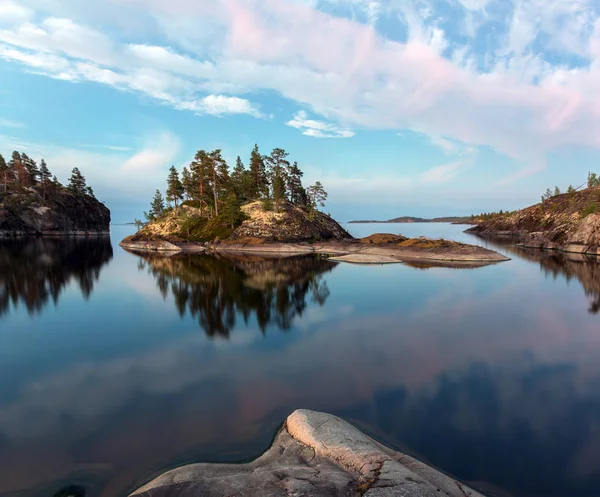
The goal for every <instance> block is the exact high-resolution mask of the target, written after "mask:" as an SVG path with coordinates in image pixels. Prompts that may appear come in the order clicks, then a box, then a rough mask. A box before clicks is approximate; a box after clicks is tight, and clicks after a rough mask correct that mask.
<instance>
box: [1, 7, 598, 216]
mask: <svg viewBox="0 0 600 497" xmlns="http://www.w3.org/2000/svg"><path fill="white" fill-rule="evenodd" d="M254 143H258V144H259V146H260V147H261V149H262V151H263V152H265V153H267V152H268V151H269V150H270V149H271V148H273V147H276V146H277V147H283V148H285V149H286V150H288V151H289V152H290V154H291V157H292V158H293V159H295V160H298V162H299V164H300V166H301V167H302V168H303V169H304V171H305V173H306V174H305V178H306V181H307V182H314V181H315V180H321V181H322V182H323V184H324V185H325V187H326V189H327V190H328V191H329V194H330V197H329V202H328V205H327V207H326V210H328V211H330V212H331V213H332V214H333V215H334V216H335V217H337V218H338V219H339V220H341V221H347V220H350V219H354V218H357V217H369V218H384V219H385V218H389V217H395V216H398V215H418V216H434V215H445V214H470V213H472V212H481V211H489V210H497V209H500V208H502V209H514V208H518V207H523V206H525V205H529V204H532V203H535V202H537V201H538V199H539V197H540V195H541V193H542V192H543V191H544V190H545V189H546V188H547V187H548V186H554V185H559V186H560V187H561V188H566V187H567V186H568V185H569V184H571V183H572V184H574V185H575V186H579V185H580V184H582V183H584V181H585V178H586V175H587V171H588V170H595V171H597V172H600V160H599V159H600V1H598V0H389V1H376V0H203V1H201V2H200V1H191V0H168V1H167V0H104V1H99V0H89V1H88V2H81V1H80V0H22V1H15V0H0V152H1V153H2V154H3V155H5V156H9V155H10V152H11V151H12V150H14V149H18V150H22V151H25V152H27V153H28V154H29V155H31V156H33V157H34V158H37V159H40V158H42V157H44V158H45V159H46V161H47V162H48V164H49V166H50V168H51V170H52V171H53V172H55V173H56V174H57V175H58V176H59V178H61V179H62V180H66V179H67V177H68V175H69V171H70V170H71V169H72V167H74V166H78V167H80V169H81V170H82V171H83V172H84V174H85V175H86V177H87V178H88V181H89V183H90V184H91V185H92V186H93V187H94V189H95V191H96V194H97V196H98V197H99V198H100V199H101V200H104V201H105V202H106V203H107V205H108V206H109V207H110V208H111V210H112V212H113V220H114V221H115V222H124V221H130V220H132V219H133V218H134V217H141V212H142V211H143V210H144V209H146V208H147V204H148V202H149V200H150V198H151V196H152V193H153V192H154V190H155V189H156V188H161V189H163V188H164V179H165V177H166V174H167V170H168V167H169V166H170V165H171V164H175V165H176V166H177V167H183V165H185V164H186V163H188V162H189V161H190V160H191V158H192V157H193V155H194V153H195V151H196V150H197V149H200V148H204V149H213V148H222V149H223V150H224V152H225V157H226V158H227V159H228V160H229V161H230V163H233V161H234V160H235V157H236V156H237V155H238V154H239V155H241V156H242V158H243V159H244V160H245V161H246V162H247V157H248V155H249V153H250V150H251V148H252V146H253V145H254Z"/></svg>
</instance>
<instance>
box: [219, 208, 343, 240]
mask: <svg viewBox="0 0 600 497" xmlns="http://www.w3.org/2000/svg"><path fill="white" fill-rule="evenodd" d="M242 211H243V212H244V214H246V216H247V217H248V219H246V220H245V221H244V222H243V223H242V224H241V225H240V226H239V227H238V228H237V229H236V230H235V231H234V232H233V235H232V236H231V239H232V240H240V239H242V240H243V239H253V238H258V239H263V240H266V241H269V242H288V243H296V242H305V241H316V240H344V239H351V238H352V237H351V236H350V234H349V233H348V232H347V231H346V230H345V229H344V228H342V227H341V226H340V225H339V224H338V223H337V222H336V221H335V220H334V219H333V218H331V217H329V216H327V215H326V214H323V213H322V212H319V211H315V212H314V213H312V214H309V213H307V212H306V211H304V210H303V209H300V208H299V207H296V206H294V205H292V204H290V203H288V202H285V203H283V205H282V206H281V208H280V211H279V212H275V211H265V210H264V209H263V206H262V202H253V203H251V204H248V205H245V206H244V207H242Z"/></svg>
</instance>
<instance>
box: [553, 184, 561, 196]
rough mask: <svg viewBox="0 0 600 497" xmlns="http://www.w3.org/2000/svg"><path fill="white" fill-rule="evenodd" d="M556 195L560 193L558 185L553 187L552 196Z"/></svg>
mask: <svg viewBox="0 0 600 497" xmlns="http://www.w3.org/2000/svg"><path fill="white" fill-rule="evenodd" d="M557 195H560V188H559V187H558V186H557V187H556V188H554V196H555V197H556V196H557Z"/></svg>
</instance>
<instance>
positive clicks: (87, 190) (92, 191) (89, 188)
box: [85, 186, 96, 199]
mask: <svg viewBox="0 0 600 497" xmlns="http://www.w3.org/2000/svg"><path fill="white" fill-rule="evenodd" d="M85 193H86V195H88V196H90V197H92V198H94V199H95V198H96V195H95V194H94V189H93V188H92V187H91V186H88V187H87V188H86V189H85Z"/></svg>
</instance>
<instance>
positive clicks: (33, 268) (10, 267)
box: [0, 237, 113, 316]
mask: <svg viewBox="0 0 600 497" xmlns="http://www.w3.org/2000/svg"><path fill="white" fill-rule="evenodd" d="M112 256H113V251H112V246H111V244H110V239H109V238H103V237H98V238H80V237H73V238H37V239H30V238H28V239H25V238H23V239H15V240H2V241H1V242H0V316H2V315H3V314H6V313H7V312H8V311H9V309H10V305H11V303H12V304H13V305H18V303H19V302H21V303H23V304H24V305H25V306H26V308H27V310H28V311H29V313H30V314H33V313H35V312H40V311H41V310H42V309H43V308H44V306H45V305H46V304H47V303H48V302H49V301H50V300H52V301H53V302H54V303H56V302H58V299H59V296H60V294H61V292H62V291H63V289H64V288H65V287H66V286H67V285H68V284H69V283H70V282H71V281H76V282H77V284H78V285H79V287H80V289H81V292H82V294H83V296H84V297H85V298H86V299H87V298H89V296H90V295H91V293H92V290H93V287H94V283H95V282H96V281H97V280H98V277H99V275H100V269H101V268H102V266H104V265H105V264H106V263H108V262H109V261H110V260H111V259H112Z"/></svg>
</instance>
